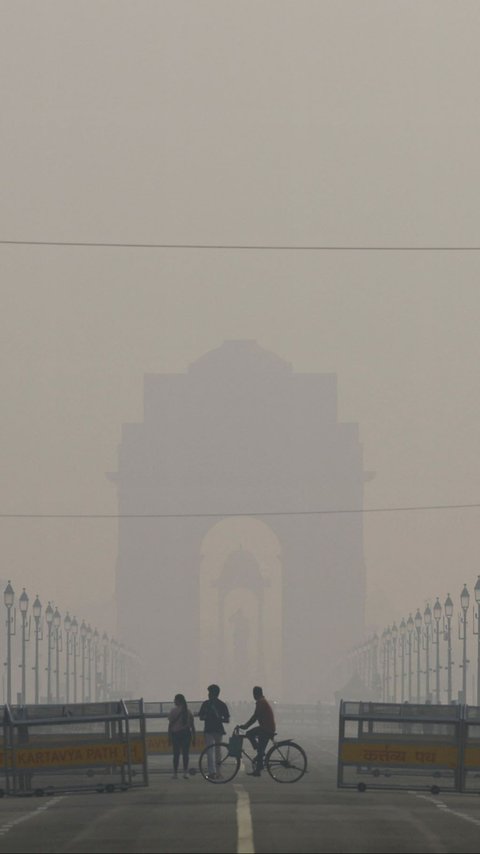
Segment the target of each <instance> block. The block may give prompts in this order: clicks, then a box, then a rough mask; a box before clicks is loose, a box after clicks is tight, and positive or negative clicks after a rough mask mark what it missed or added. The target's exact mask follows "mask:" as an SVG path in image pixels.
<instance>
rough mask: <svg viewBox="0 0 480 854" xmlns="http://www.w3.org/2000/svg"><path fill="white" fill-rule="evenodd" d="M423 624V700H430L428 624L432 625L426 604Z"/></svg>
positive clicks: (429, 611) (427, 701)
mask: <svg viewBox="0 0 480 854" xmlns="http://www.w3.org/2000/svg"><path fill="white" fill-rule="evenodd" d="M423 622H424V624H425V702H426V703H429V702H430V699H431V698H430V626H431V625H432V612H431V610H430V605H427V607H426V608H425V611H424V612H423Z"/></svg>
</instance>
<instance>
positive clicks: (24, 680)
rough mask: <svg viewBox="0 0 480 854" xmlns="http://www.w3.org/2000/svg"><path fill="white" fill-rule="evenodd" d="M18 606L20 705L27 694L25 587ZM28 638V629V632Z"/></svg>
mask: <svg viewBox="0 0 480 854" xmlns="http://www.w3.org/2000/svg"><path fill="white" fill-rule="evenodd" d="M18 607H19V608H20V613H21V615H22V663H21V665H20V667H21V668H22V699H21V704H22V706H24V705H25V703H26V702H27V701H26V695H27V673H26V663H27V661H26V659H27V611H28V596H27V594H26V592H25V587H24V588H23V593H22V594H21V595H20V597H19V599H18ZM28 635H29V638H30V631H29V633H28Z"/></svg>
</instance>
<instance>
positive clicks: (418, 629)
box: [415, 608, 422, 703]
mask: <svg viewBox="0 0 480 854" xmlns="http://www.w3.org/2000/svg"><path fill="white" fill-rule="evenodd" d="M415 629H416V632H417V703H419V702H420V671H421V668H420V650H421V648H422V615H421V613H420V610H419V609H418V608H417V613H416V614H415Z"/></svg>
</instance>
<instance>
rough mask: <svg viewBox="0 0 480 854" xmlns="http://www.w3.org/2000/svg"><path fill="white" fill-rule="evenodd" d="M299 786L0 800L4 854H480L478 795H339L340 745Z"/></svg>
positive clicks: (162, 783)
mask: <svg viewBox="0 0 480 854" xmlns="http://www.w3.org/2000/svg"><path fill="white" fill-rule="evenodd" d="M305 746H306V747H307V746H308V755H309V763H310V767H309V773H308V774H307V775H306V776H305V777H304V778H303V779H302V780H301V781H299V782H298V783H296V784H294V785H279V784H278V783H275V782H274V781H273V780H271V779H270V778H269V777H268V776H267V775H264V776H262V777H261V778H252V777H247V776H246V775H245V774H244V773H242V772H241V773H240V774H239V775H238V776H237V778H236V779H235V782H234V783H229V784H227V785H213V784H210V783H207V782H205V781H204V780H203V779H202V778H201V777H200V775H199V774H197V775H195V776H192V777H191V778H190V779H189V780H184V779H183V778H182V777H180V778H179V779H178V780H173V779H172V778H171V776H170V774H167V773H163V774H156V775H154V774H152V775H151V785H150V786H149V787H148V788H143V789H142V788H138V789H134V790H130V791H127V792H115V793H113V794H97V793H84V794H70V795H69V794H61V793H60V794H59V795H57V796H55V797H44V798H34V797H32V798H15V797H14V798H7V797H5V798H3V799H2V800H0V852H13V854H20V852H32V854H33V852H35V854H36V852H39V854H40V852H42V854H46V852H50V854H51V852H65V854H67V852H72V854H79V852H88V854H91V853H92V852H99V854H103V852H116V854H118V852H122V854H123V852H125V854H130V852H135V854H141V852H162V854H163V852H165V854H176V853H177V852H179V853H180V852H181V854H190V852H191V854H194V852H202V854H203V852H232V854H235V852H239V854H240V853H241V854H247V852H258V854H261V852H279V854H280V852H288V854H290V852H316V853H317V852H322V853H323V852H351V854H356V852H358V854H361V852H369V854H376V852H387V854H389V852H392V854H393V852H402V854H410V853H411V854H414V852H434V854H442V852H451V854H455V852H458V854H470V852H472V854H478V851H479V850H480V845H479V838H480V796H478V795H477V796H476V795H460V794H454V793H441V794H440V795H438V796H434V795H431V794H429V793H428V792H423V793H419V792H417V793H415V792H407V791H404V792H395V791H381V792H378V791H373V790H367V791H366V792H363V793H359V792H357V791H356V790H346V789H340V790H338V789H337V788H336V776H335V772H336V768H335V743H334V742H330V743H329V742H327V741H322V742H321V743H320V744H318V743H317V744H313V743H311V744H307V743H305Z"/></svg>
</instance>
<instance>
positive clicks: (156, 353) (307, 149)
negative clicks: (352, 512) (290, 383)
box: [0, 0, 480, 628]
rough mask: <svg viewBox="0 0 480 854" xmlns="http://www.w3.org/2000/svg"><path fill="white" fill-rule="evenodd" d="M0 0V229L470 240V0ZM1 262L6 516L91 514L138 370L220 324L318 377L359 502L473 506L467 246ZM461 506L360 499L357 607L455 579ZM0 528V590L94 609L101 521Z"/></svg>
mask: <svg viewBox="0 0 480 854" xmlns="http://www.w3.org/2000/svg"><path fill="white" fill-rule="evenodd" d="M0 12H1V19H2V26H1V29H0V63H1V67H0V88H1V105H2V106H1V122H2V134H1V139H2V156H1V158H0V170H1V195H0V239H2V240H19V241H21V240H32V241H35V240H39V241H41V240H51V241H62V240H63V241H100V242H102V241H103V242H122V241H123V242H129V243H134V242H140V243H150V242H153V243H176V244H178V243H195V244H199V243H209V244H219V243H220V244H221V243H224V244H231V243H235V244H274V245H282V244H288V245H292V244H296V245H312V244H313V245H322V246H328V245H347V244H348V245H357V246H363V245H374V246H386V245H397V246H405V245H407V246H410V245H422V246H425V245H436V246H466V245H477V246H480V237H479V229H478V223H479V213H480V201H479V200H480V192H479V189H480V188H479V178H480V155H479V145H478V140H479V138H480V133H479V132H480V109H479V97H478V96H479V81H480V54H479V51H478V45H479V44H480V4H479V3H478V2H477V0H475V2H466V0H462V2H458V0H455V2H442V0H435V2H422V0H414V2H408V1H407V0H396V2H388V0H381V1H379V2H370V0H364V2H363V1H362V0H351V2H341V0H332V2H322V0H318V2H302V0H294V2H281V1H280V2H269V0H258V2H241V1H240V0H236V2H228V0H221V1H220V0H219V2H210V0H205V2H202V0H198V2H181V0H175V2H162V0H156V1H155V0H153V1H152V2H141V0H135V2H133V0H132V2H121V0H115V2H102V0H94V2H85V0H82V2H78V0H74V2H69V0H59V2H44V1H43V0H42V1H41V2H40V1H39V0H32V2H22V0H10V2H1V3H0ZM0 259H1V271H2V272H1V297H2V301H1V305H2V310H1V312H0V324H1V330H0V347H1V360H0V372H1V387H2V407H1V443H0V465H1V475H2V476H1V480H0V490H1V495H0V510H1V512H2V513H4V514H15V513H19V514H22V513H32V514H35V513H40V514H41V513H51V514H55V513H58V514H61V513H80V514H82V513H85V514H89V513H115V512H116V510H117V506H116V497H115V491H114V488H113V486H112V484H111V483H109V482H108V480H107V479H106V477H105V472H107V471H112V470H115V469H116V464H117V460H116V454H117V446H118V443H119V440H120V430H121V424H122V422H126V421H135V420H141V418H142V393H143V374H144V373H145V372H183V371H185V370H186V369H187V367H188V364H189V363H190V362H192V361H194V360H195V359H196V358H198V357H199V356H201V355H202V354H203V353H205V352H206V351H207V350H210V349H212V348H214V347H217V346H219V345H220V344H221V342H222V341H223V340H224V339H228V338H253V339H256V340H257V341H258V343H259V344H260V345H261V346H263V347H265V348H267V349H269V350H272V351H274V352H275V353H277V354H278V355H279V356H281V357H282V358H285V359H287V360H288V361H289V362H291V363H292V366H293V368H294V370H296V371H312V372H334V373H337V374H338V390H339V416H340V418H341V419H342V420H346V421H358V422H359V424H360V435H361V440H362V442H363V444H364V450H365V467H366V468H367V469H370V470H374V471H375V472H376V477H375V479H374V480H373V481H371V482H370V483H368V484H367V485H366V489H365V505H366V506H367V507H392V506H410V505H414V506H416V505H429V504H433V505H437V504H464V503H472V502H473V503H474V502H480V431H479V429H478V428H479V420H480V385H479V382H478V375H479V365H480V336H479V334H478V326H479V319H480V311H479V309H480V290H479V271H480V252H418V253H412V252H388V253H379V252H343V251H338V252H312V251H305V252H286V251H224V250H215V251H200V250H196V251H185V250H150V249H143V250H139V249H138V250H137V249H125V248H121V249H119V248H117V249H105V248H71V247H27V246H0ZM199 509H201V508H199ZM284 509H286V510H287V509H288V508H284ZM312 509H317V508H312ZM479 521H480V509H472V510H448V511H447V510H445V511H436V512H433V511H424V512H409V513H391V514H371V515H366V516H365V553H366V565H367V575H368V615H369V619H370V621H371V622H377V621H378V622H379V623H380V624H381V625H383V623H384V622H387V621H390V620H391V619H393V618H398V617H401V616H402V614H406V615H408V611H409V610H412V609H415V608H416V607H417V605H420V606H421V607H423V605H424V603H425V600H426V599H427V598H429V597H430V598H431V597H432V596H434V595H437V594H438V595H440V596H441V597H442V600H443V598H444V596H445V595H446V593H447V591H449V592H451V593H452V596H453V597H454V598H455V599H456V600H457V599H458V596H459V593H460V590H461V587H462V584H463V582H464V581H467V582H468V583H469V584H470V586H471V588H472V587H473V584H474V582H475V580H476V577H477V573H478V571H480V534H479ZM0 530H1V534H2V566H3V569H2V570H1V575H2V576H3V578H4V579H6V578H7V577H10V578H11V579H12V583H13V584H14V586H15V587H16V589H19V588H21V587H22V586H23V585H26V586H27V589H28V592H29V593H30V594H32V595H34V594H35V593H36V592H37V589H38V590H39V592H40V594H41V595H42V597H43V598H45V599H47V598H54V599H55V600H56V601H58V604H59V606H60V607H64V608H65V607H70V608H71V609H72V610H73V611H79V609H80V608H84V609H85V616H87V618H88V616H89V614H92V618H95V619H96V618H97V610H98V609H99V610H100V611H101V609H102V608H103V607H105V608H108V602H109V601H110V600H111V599H112V596H113V584H114V571H115V559H116V536H117V525H116V522H115V521H114V520H69V521H66V520H40V519H36V520H35V519H5V518H3V519H1V520H0ZM34 588H35V589H34ZM140 595H141V591H140ZM89 608H90V609H91V610H90V612H89V611H88V609H89ZM95 609H97V610H95ZM380 609H383V615H384V617H382V616H379V612H380ZM78 616H80V617H81V616H83V614H82V613H79V614H78ZM98 619H99V620H100V616H98ZM112 619H113V617H112V612H111V610H109V611H108V613H106V614H105V621H104V623H105V626H106V627H107V628H108V627H109V625H111V623H112ZM382 621H383V622H382Z"/></svg>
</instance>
